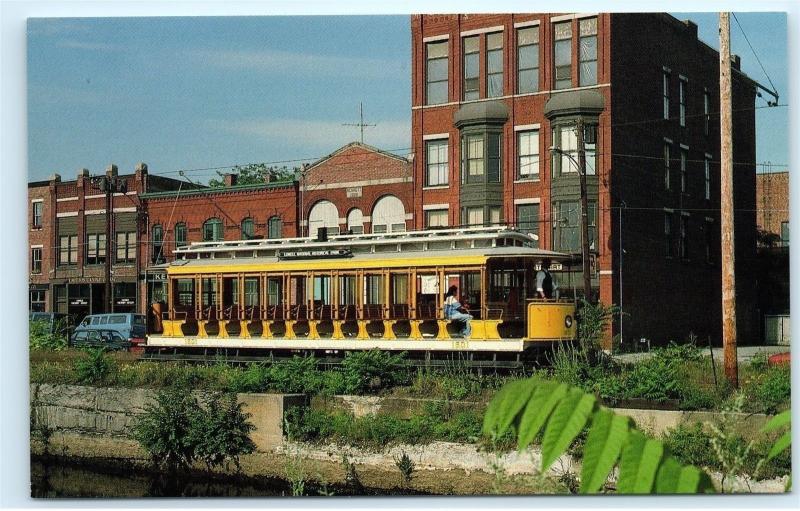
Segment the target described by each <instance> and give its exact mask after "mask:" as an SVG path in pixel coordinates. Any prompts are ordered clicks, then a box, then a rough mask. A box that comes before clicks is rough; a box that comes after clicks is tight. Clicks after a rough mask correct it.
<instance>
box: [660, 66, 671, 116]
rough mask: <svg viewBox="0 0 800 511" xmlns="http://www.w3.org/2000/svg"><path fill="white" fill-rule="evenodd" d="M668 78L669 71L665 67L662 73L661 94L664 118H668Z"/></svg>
mask: <svg viewBox="0 0 800 511" xmlns="http://www.w3.org/2000/svg"><path fill="white" fill-rule="evenodd" d="M669 79H670V73H669V71H667V70H666V69H665V70H664V73H663V75H662V87H661V88H662V94H663V96H664V119H669Z"/></svg>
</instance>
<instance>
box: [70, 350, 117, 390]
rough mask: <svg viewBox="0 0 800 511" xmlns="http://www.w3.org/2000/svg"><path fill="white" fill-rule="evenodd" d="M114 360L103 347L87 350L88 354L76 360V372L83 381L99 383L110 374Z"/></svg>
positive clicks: (79, 379)
mask: <svg viewBox="0 0 800 511" xmlns="http://www.w3.org/2000/svg"><path fill="white" fill-rule="evenodd" d="M113 368H114V362H113V361H112V360H111V359H110V358H109V357H108V355H107V354H106V352H105V350H103V349H102V348H96V349H89V350H86V356H84V357H82V358H79V359H78V360H76V361H75V374H76V375H77V377H78V381H79V382H81V383H98V382H100V381H102V380H103V379H104V378H105V377H106V376H108V375H109V374H110V373H111V371H112V369H113Z"/></svg>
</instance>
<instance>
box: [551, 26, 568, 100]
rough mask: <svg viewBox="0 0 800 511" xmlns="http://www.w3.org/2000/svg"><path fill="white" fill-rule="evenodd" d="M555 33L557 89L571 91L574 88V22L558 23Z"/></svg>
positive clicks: (554, 28) (554, 27)
mask: <svg viewBox="0 0 800 511" xmlns="http://www.w3.org/2000/svg"><path fill="white" fill-rule="evenodd" d="M553 30H554V31H555V48H554V52H555V59H554V60H553V62H554V66H555V70H554V73H553V75H554V76H555V88H556V89H569V88H570V87H572V22H571V21H567V22H565V23H556V24H555V25H553Z"/></svg>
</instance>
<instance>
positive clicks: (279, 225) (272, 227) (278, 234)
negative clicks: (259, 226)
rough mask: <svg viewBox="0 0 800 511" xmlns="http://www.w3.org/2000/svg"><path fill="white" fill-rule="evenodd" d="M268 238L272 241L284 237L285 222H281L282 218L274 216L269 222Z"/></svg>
mask: <svg viewBox="0 0 800 511" xmlns="http://www.w3.org/2000/svg"><path fill="white" fill-rule="evenodd" d="M267 236H268V237H269V238H270V239H277V238H282V237H283V222H281V219H280V217H278V216H273V217H270V219H269V220H267Z"/></svg>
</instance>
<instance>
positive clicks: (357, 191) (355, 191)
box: [347, 186, 361, 199]
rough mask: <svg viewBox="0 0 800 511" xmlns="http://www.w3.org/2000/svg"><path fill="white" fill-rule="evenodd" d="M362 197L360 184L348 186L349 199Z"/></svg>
mask: <svg viewBox="0 0 800 511" xmlns="http://www.w3.org/2000/svg"><path fill="white" fill-rule="evenodd" d="M358 197H361V187H360V186H348V187H347V198H348V199H355V198H358Z"/></svg>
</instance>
